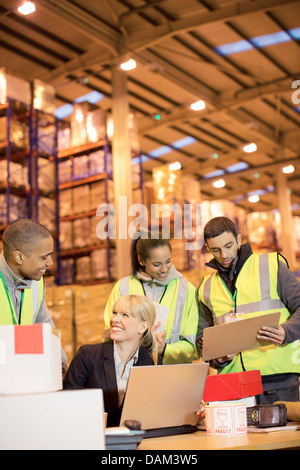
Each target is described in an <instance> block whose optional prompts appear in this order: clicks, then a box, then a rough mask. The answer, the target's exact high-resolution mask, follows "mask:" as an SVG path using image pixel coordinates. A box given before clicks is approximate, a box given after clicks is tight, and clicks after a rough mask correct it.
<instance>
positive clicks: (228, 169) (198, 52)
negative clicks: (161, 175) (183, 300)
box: [0, 0, 300, 215]
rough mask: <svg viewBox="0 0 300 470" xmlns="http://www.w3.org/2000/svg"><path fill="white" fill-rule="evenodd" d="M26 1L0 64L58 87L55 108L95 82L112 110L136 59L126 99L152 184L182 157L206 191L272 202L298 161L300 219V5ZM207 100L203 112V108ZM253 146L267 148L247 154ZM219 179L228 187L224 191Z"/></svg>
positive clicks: (1, 18) (2, 17) (7, 24)
mask: <svg viewBox="0 0 300 470" xmlns="http://www.w3.org/2000/svg"><path fill="white" fill-rule="evenodd" d="M20 3H21V0H0V27H1V36H0V66H4V67H5V69H6V70H7V71H8V72H9V73H11V74H13V75H15V76H18V77H21V78H24V79H26V80H31V79H35V78H38V79H41V80H43V81H45V82H46V83H49V84H52V85H53V86H54V87H55V90H56V101H57V107H60V106H62V105H63V104H66V103H73V102H74V101H75V100H76V99H77V98H78V97H80V96H82V95H85V94H87V93H88V92H90V91H91V90H95V91H98V92H99V93H101V96H102V95H103V96H102V99H101V101H99V103H97V104H98V105H99V107H101V108H102V109H103V110H104V111H105V112H106V111H109V110H110V109H111V97H112V73H111V69H112V67H113V66H116V65H117V64H119V63H121V62H122V61H124V60H125V59H129V58H133V59H134V60H135V61H136V63H137V67H136V68H135V69H134V70H131V71H128V72H127V74H128V75H127V84H128V97H129V105H130V108H131V110H132V111H133V112H134V114H135V116H136V119H137V122H138V128H139V134H140V142H141V148H142V152H143V154H144V156H145V157H144V164H143V165H144V169H145V174H146V180H147V177H148V178H150V177H151V174H152V170H153V168H155V167H157V166H158V165H162V164H165V163H170V162H174V161H180V162H181V165H182V171H183V173H185V174H192V175H193V176H194V177H195V178H198V179H199V181H200V182H201V192H202V195H203V198H205V199H208V200H213V199H227V200H231V201H234V202H235V203H236V204H239V205H240V206H241V207H243V208H245V209H246V210H249V211H253V210H255V211H262V210H272V209H276V208H278V197H277V193H276V184H277V172H278V171H281V169H282V167H283V166H286V165H289V164H293V165H294V167H295V171H294V172H293V173H290V174H288V175H287V178H288V186H289V189H290V191H291V203H292V208H293V214H294V215H300V132H299V130H300V129H299V127H300V47H299V46H300V43H299V40H300V2H299V1H289V0H241V1H239V2H237V1H232V0H184V1H182V0H101V1H99V0H37V1H35V4H36V11H35V12H34V13H33V14H31V15H28V16H23V15H21V14H20V13H18V11H17V7H18V6H19V5H20ZM199 100H204V102H205V108H204V109H202V110H199V111H193V110H192V109H191V108H190V105H191V104H192V103H194V102H197V101H199ZM249 143H255V144H256V146H257V150H256V151H254V152H252V153H246V152H245V151H244V150H243V147H244V145H245V144H249ZM147 175H148V176H147ZM220 177H221V178H222V179H223V180H224V181H225V186H224V187H222V188H215V187H214V186H213V182H214V181H216V179H219V178H220ZM253 192H255V193H258V194H259V195H260V201H259V202H257V203H256V204H252V203H250V202H249V201H248V195H249V194H250V193H253Z"/></svg>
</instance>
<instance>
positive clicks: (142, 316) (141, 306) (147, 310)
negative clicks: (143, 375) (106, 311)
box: [112, 294, 158, 364]
mask: <svg viewBox="0 0 300 470" xmlns="http://www.w3.org/2000/svg"><path fill="white" fill-rule="evenodd" d="M112 311H113V312H117V311H119V312H121V311H122V312H126V311H127V312H129V313H130V315H132V316H133V317H134V318H137V319H139V320H140V321H141V322H147V323H148V325H149V326H148V328H147V330H146V331H145V332H144V334H143V335H142V337H141V340H140V346H142V347H144V348H145V349H147V350H148V351H149V352H150V353H151V355H152V358H153V361H154V364H157V357H158V353H157V344H156V337H155V334H154V333H153V331H152V328H153V326H154V325H155V318H156V310H155V307H154V304H153V302H152V300H150V299H148V298H147V297H145V296H143V295H135V294H133V295H125V296H123V297H120V298H119V299H118V300H117V301H116V302H115V303H114V305H113V308H112Z"/></svg>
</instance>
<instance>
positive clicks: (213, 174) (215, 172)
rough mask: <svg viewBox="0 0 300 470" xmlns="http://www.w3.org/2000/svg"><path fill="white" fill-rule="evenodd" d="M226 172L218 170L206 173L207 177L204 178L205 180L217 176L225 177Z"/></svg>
mask: <svg viewBox="0 0 300 470" xmlns="http://www.w3.org/2000/svg"><path fill="white" fill-rule="evenodd" d="M224 173H225V171H224V170H216V171H212V172H211V173H206V175H204V176H203V178H206V179H208V178H215V177H216V176H221V175H224Z"/></svg>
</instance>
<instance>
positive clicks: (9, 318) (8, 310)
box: [0, 273, 44, 325]
mask: <svg viewBox="0 0 300 470" xmlns="http://www.w3.org/2000/svg"><path fill="white" fill-rule="evenodd" d="M43 298H44V279H43V278H41V280H40V281H32V282H31V288H30V289H24V290H23V291H22V296H21V314H20V319H21V321H20V323H19V321H18V317H17V315H16V312H15V309H14V306H13V302H12V300H11V298H10V295H9V292H8V290H7V287H6V284H5V281H4V278H3V275H2V273H0V325H18V324H20V325H32V324H33V323H35V319H36V316H37V314H38V312H39V309H40V306H41V303H42V301H43Z"/></svg>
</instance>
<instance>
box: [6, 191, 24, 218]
mask: <svg viewBox="0 0 300 470" xmlns="http://www.w3.org/2000/svg"><path fill="white" fill-rule="evenodd" d="M26 217H27V201H26V199H25V198H23V197H20V196H15V195H14V194H11V195H10V196H9V218H10V222H13V221H14V220H17V219H22V218H26ZM0 223H7V196H6V194H1V195H0Z"/></svg>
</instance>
